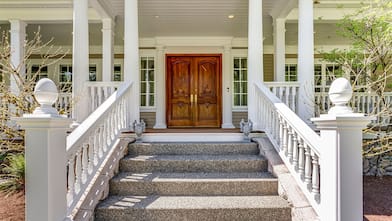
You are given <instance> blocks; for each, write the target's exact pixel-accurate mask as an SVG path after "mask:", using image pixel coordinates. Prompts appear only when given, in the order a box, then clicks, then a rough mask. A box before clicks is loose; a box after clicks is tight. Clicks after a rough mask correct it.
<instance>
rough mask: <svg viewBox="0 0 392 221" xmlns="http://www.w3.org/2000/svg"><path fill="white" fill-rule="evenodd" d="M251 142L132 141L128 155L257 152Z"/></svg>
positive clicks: (254, 144) (256, 148)
mask: <svg viewBox="0 0 392 221" xmlns="http://www.w3.org/2000/svg"><path fill="white" fill-rule="evenodd" d="M258 153H259V149H258V147H257V144H256V143H253V142H236V143H132V144H130V145H129V154H130V155H192V154H220V155H229V154H258Z"/></svg>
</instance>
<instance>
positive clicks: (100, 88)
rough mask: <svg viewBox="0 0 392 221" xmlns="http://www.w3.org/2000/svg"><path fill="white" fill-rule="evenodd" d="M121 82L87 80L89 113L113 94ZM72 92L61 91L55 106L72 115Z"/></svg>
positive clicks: (61, 111)
mask: <svg viewBox="0 0 392 221" xmlns="http://www.w3.org/2000/svg"><path fill="white" fill-rule="evenodd" d="M120 83H121V82H101V81H96V82H86V83H85V87H86V91H87V96H88V98H89V99H88V101H89V103H88V105H87V108H88V113H89V114H90V113H92V112H93V111H94V110H95V109H97V108H98V107H99V106H100V105H101V104H102V103H103V102H104V101H105V100H106V99H108V97H109V96H110V95H112V94H113V93H114V92H115V91H116V90H117V88H118V87H119V86H120ZM74 102H77V98H76V101H73V100H72V93H59V99H58V100H57V101H56V104H55V107H56V108H57V110H59V111H60V113H62V114H65V115H67V116H68V117H71V113H72V106H73V103H74Z"/></svg>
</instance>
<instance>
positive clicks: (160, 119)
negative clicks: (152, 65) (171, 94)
mask: <svg viewBox="0 0 392 221" xmlns="http://www.w3.org/2000/svg"><path fill="white" fill-rule="evenodd" d="M165 70H166V68H165V48H164V47H163V46H162V45H158V46H157V47H156V69H155V80H156V82H155V85H156V92H155V103H156V113H155V114H156V115H155V119H156V120H155V125H154V129H165V128H166V127H167V126H166V81H165Z"/></svg>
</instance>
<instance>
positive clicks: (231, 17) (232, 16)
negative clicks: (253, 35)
mask: <svg viewBox="0 0 392 221" xmlns="http://www.w3.org/2000/svg"><path fill="white" fill-rule="evenodd" d="M227 17H228V18H230V19H233V18H234V17H235V16H234V15H228V16H227Z"/></svg>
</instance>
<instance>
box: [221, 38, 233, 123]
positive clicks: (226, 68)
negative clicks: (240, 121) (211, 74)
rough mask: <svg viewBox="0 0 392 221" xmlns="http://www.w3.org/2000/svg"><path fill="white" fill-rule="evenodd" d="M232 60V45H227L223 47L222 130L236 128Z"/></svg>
mask: <svg viewBox="0 0 392 221" xmlns="http://www.w3.org/2000/svg"><path fill="white" fill-rule="evenodd" d="M231 60H232V58H231V45H225V46H224V47H223V76H222V78H223V79H222V81H223V87H222V95H223V97H222V99H223V105H222V107H223V108H222V115H223V122H222V128H235V127H234V125H233V111H232V94H233V88H232V87H231V76H232V72H231V64H232V62H231Z"/></svg>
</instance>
